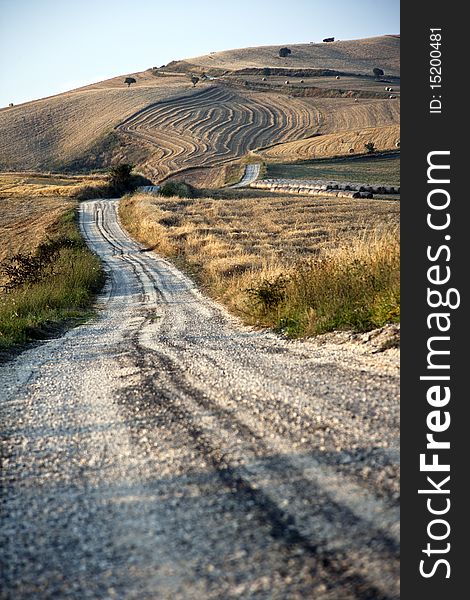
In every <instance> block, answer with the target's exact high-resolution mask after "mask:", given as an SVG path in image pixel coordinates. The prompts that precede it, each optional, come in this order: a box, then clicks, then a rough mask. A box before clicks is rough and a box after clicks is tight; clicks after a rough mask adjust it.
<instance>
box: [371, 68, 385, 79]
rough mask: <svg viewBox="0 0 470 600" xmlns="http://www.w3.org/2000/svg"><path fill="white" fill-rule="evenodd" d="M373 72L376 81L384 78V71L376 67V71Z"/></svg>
mask: <svg viewBox="0 0 470 600" xmlns="http://www.w3.org/2000/svg"><path fill="white" fill-rule="evenodd" d="M372 72H373V73H374V75H375V78H376V79H380V78H381V77H383V74H384V72H383V71H382V69H379V68H378V67H375V69H372Z"/></svg>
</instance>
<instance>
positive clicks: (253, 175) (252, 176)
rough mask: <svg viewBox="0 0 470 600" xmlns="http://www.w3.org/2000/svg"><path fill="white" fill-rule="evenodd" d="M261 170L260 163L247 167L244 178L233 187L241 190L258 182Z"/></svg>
mask: <svg viewBox="0 0 470 600" xmlns="http://www.w3.org/2000/svg"><path fill="white" fill-rule="evenodd" d="M260 169H261V165H260V164H259V163H253V164H249V165H245V171H244V173H243V177H242V178H241V179H240V181H239V182H238V183H236V184H235V185H232V186H231V187H234V188H240V187H248V186H249V185H250V183H253V181H256V180H257V179H258V177H259V172H260Z"/></svg>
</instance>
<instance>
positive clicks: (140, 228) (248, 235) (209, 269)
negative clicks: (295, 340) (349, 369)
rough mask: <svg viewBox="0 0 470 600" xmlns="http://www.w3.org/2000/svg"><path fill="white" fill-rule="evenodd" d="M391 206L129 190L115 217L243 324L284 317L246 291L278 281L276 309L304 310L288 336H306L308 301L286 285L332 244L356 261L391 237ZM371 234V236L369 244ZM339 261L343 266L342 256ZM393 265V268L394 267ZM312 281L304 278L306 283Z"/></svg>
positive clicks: (394, 222)
mask: <svg viewBox="0 0 470 600" xmlns="http://www.w3.org/2000/svg"><path fill="white" fill-rule="evenodd" d="M398 210H399V209H398V205H397V203H393V202H385V201H361V200H355V201H353V202H351V201H350V200H341V199H338V198H335V199H334V200H329V199H323V198H318V199H317V198H315V199H312V198H311V197H303V196H299V197H298V198H295V199H292V198H291V197H268V198H266V197H258V198H249V199H243V198H239V199H235V200H234V199H229V200H227V199H226V200H224V199H211V198H204V199H196V200H188V199H181V198H169V199H165V198H159V197H149V196H145V195H136V196H132V197H129V198H126V199H124V200H123V201H122V202H121V208H120V215H121V219H122V220H123V223H124V224H125V226H126V227H127V229H128V230H129V231H130V233H131V234H132V235H134V237H136V238H137V239H139V240H141V241H142V242H145V243H146V244H148V245H150V246H152V247H153V248H154V249H155V250H156V251H157V252H158V253H160V254H163V255H166V256H169V257H173V258H174V259H175V260H177V262H178V264H180V265H182V266H184V267H185V268H186V269H188V270H189V272H190V273H192V274H193V275H194V276H195V277H196V278H197V280H198V281H199V283H200V284H202V285H203V287H205V289H206V290H207V291H208V292H209V293H211V294H212V295H213V296H215V297H216V298H217V299H219V300H221V301H223V302H224V303H225V304H226V305H227V306H228V307H229V308H230V309H231V310H233V311H234V312H236V313H237V314H239V315H241V316H243V318H244V319H245V320H246V321H247V322H248V323H252V324H258V325H259V324H262V325H270V326H279V324H280V323H281V321H282V320H283V319H284V320H285V319H286V318H287V317H285V316H283V315H282V314H281V312H279V306H275V307H274V309H275V310H274V311H273V310H271V307H267V306H264V305H263V303H262V302H261V303H258V302H257V301H254V300H253V298H255V297H256V293H255V294H254V295H253V293H251V295H250V292H248V290H252V291H253V290H260V289H262V287H263V285H264V283H266V282H267V284H268V287H269V285H270V284H273V285H274V288H275V287H276V285H278V284H279V285H280V282H281V280H283V279H284V278H286V280H288V282H289V286H290V287H288V288H286V289H287V292H288V295H287V296H286V301H285V302H284V300H283V302H282V306H283V310H284V309H285V310H288V311H290V310H291V309H290V308H289V309H288V307H289V306H290V307H296V309H295V310H296V313H299V312H302V311H303V312H304V313H305V314H304V315H303V316H302V318H300V317H299V318H298V319H297V321H296V322H298V323H300V321H301V326H300V325H299V327H298V329H297V330H296V332H293V331H292V332H291V333H295V334H310V333H313V332H314V329H315V328H314V327H313V325H312V318H313V317H312V314H313V313H311V311H310V310H309V309H310V308H311V305H310V304H308V303H307V306H304V304H305V302H304V304H302V302H300V300H299V298H305V297H307V296H306V295H307V287H306V286H305V285H303V284H299V285H297V284H294V280H295V276H296V275H297V274H298V273H299V272H303V273H306V272H307V271H306V269H307V270H308V269H309V268H310V267H311V266H312V264H313V263H312V261H314V262H315V261H317V259H318V258H319V257H323V258H326V257H330V256H336V257H338V256H340V254H338V253H340V252H342V250H340V249H348V250H347V251H348V252H349V251H350V249H351V248H356V249H357V250H355V251H354V252H353V256H356V258H357V259H358V260H360V261H362V259H363V255H364V252H366V251H367V248H369V249H370V248H374V247H375V248H379V246H380V247H381V248H382V249H383V248H386V245H387V244H389V245H390V244H391V242H390V240H394V239H395V238H396V234H397V228H398V219H399V212H398ZM379 231H380V232H381V233H380V235H379V234H378V233H377V232H379ZM365 232H366V233H365ZM390 232H392V233H390ZM364 236H366V238H367V239H365V237H364ZM371 236H372V238H373V239H374V240H378V242H377V243H375V242H374V244H375V245H372V244H371ZM331 253H333V254H331ZM361 253H362V254H361ZM348 256H349V255H348ZM328 260H329V259H328ZM335 260H336V259H335ZM338 260H339V262H341V260H342V259H338ZM344 260H345V264H346V263H348V261H349V258H348V260H346V258H344ZM315 264H317V263H316V262H315ZM318 264H320V263H318ZM394 268H395V270H396V269H398V267H397V265H396V264H395V265H394ZM322 269H323V270H324V268H323V267H322ZM313 279H315V278H314V277H313V276H308V277H307V279H306V280H307V281H308V282H311V281H313ZM276 282H277V284H276ZM344 283H345V281H344V278H343V284H344ZM274 288H273V290H274ZM273 290H271V291H273ZM268 295H269V289H268ZM261 296H262V293H261ZM261 296H259V297H258V300H259V298H260V297H261ZM287 299H288V300H289V302H287ZM255 300H256V298H255ZM299 303H300V304H299ZM301 305H302V306H303V308H299V306H301ZM268 309H269V310H268ZM383 312H386V311H383ZM389 312H390V311H389ZM387 314H388V313H387ZM390 314H391V312H390ZM305 315H310V316H308V318H307V316H305ZM289 318H291V317H289ZM330 321H331V319H330ZM336 325H337V326H343V325H344V323H337V324H336ZM336 325H335V326H336ZM350 325H351V326H357V327H359V325H358V324H355V323H350ZM316 326H318V328H320V329H321V327H324V323H323V321H322V326H321V327H320V325H319V323H318V322H317V323H316ZM316 326H315V327H316ZM318 328H317V329H315V331H316V330H318ZM327 328H328V327H327Z"/></svg>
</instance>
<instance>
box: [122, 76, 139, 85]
mask: <svg viewBox="0 0 470 600" xmlns="http://www.w3.org/2000/svg"><path fill="white" fill-rule="evenodd" d="M124 83H127V87H130V85H131V83H137V81H136V80H135V79H134V78H133V77H126V78H125V79H124Z"/></svg>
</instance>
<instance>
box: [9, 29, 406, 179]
mask: <svg viewBox="0 0 470 600" xmlns="http://www.w3.org/2000/svg"><path fill="white" fill-rule="evenodd" d="M399 43H400V41H399V37H397V36H382V37H376V38H369V39H365V40H352V41H344V42H343V41H341V42H334V43H323V44H298V45H289V48H290V49H291V54H290V55H289V57H288V58H286V59H281V58H280V57H279V47H277V46H276V47H275V46H264V47H259V48H245V49H240V50H229V51H226V52H217V53H212V54H209V55H206V56H201V57H196V58H191V59H188V60H185V61H175V62H172V63H170V64H168V65H166V66H165V67H162V68H152V69H148V70H147V71H144V72H141V73H134V74H132V76H133V77H134V78H135V79H136V83H135V84H132V86H131V87H128V86H127V85H125V84H124V78H125V77H126V76H125V75H123V76H120V77H116V78H113V79H110V80H107V81H103V82H99V83H96V84H93V85H89V86H85V87H83V88H78V89H75V90H71V91H70V92H66V93H64V94H59V95H56V96H52V97H49V98H43V99H40V100H36V101H34V102H29V103H25V104H22V105H18V106H13V107H8V108H4V109H1V110H0V131H1V135H0V170H1V171H22V170H36V171H55V172H68V173H71V172H72V173H73V172H84V171H90V170H97V169H103V168H107V167H108V166H109V165H111V164H114V163H116V162H118V161H126V162H132V163H133V164H135V165H136V166H137V168H138V169H139V170H140V171H142V172H143V173H145V174H146V175H148V176H150V177H151V178H152V179H153V180H155V181H160V180H162V179H164V178H166V177H168V176H170V175H172V174H175V173H181V172H183V171H184V170H185V169H188V168H195V167H204V168H211V169H214V168H217V169H224V168H225V166H226V165H228V164H230V162H232V161H234V160H237V159H240V158H241V157H243V156H244V155H246V154H247V153H248V152H250V151H260V150H262V149H266V148H269V147H272V146H274V145H276V146H277V147H278V148H280V147H281V146H282V147H283V148H284V151H283V152H282V158H283V160H297V159H298V158H299V156H301V155H303V154H305V146H302V141H303V140H306V139H307V138H311V136H317V137H315V138H314V139H315V144H318V143H319V142H318V141H317V140H319V139H320V137H321V136H323V135H325V134H336V133H338V132H346V131H352V130H354V131H357V130H359V129H360V130H364V131H367V128H375V129H377V128H379V129H380V128H382V127H384V128H385V129H384V130H383V131H382V132H381V133H380V132H379V133H378V134H376V135H378V137H379V138H380V140H381V147H382V148H387V147H394V145H395V142H396V139H397V137H399V135H398V131H397V127H395V128H392V129H391V128H390V126H393V125H395V126H398V123H399V98H394V99H391V98H390V97H389V94H388V93H387V92H385V90H384V87H383V85H382V86H380V85H378V84H377V82H374V79H373V77H372V69H373V68H374V67H377V66H378V67H380V68H382V69H383V70H384V71H385V74H386V76H388V77H390V78H393V81H394V85H396V84H397V81H398V78H399ZM279 68H282V69H283V72H282V73H283V77H284V74H285V73H287V76H288V77H289V80H286V81H284V80H280V77H279V75H278V73H276V72H275V73H273V74H272V75H269V74H268V75H266V76H262V73H261V70H264V72H266V69H279ZM244 69H245V70H246V69H251V70H252V71H251V74H250V77H248V78H247V77H245V76H244V74H243V70H244ZM257 69H259V70H260V72H259V73H258V71H257ZM305 69H308V70H310V71H305ZM315 70H322V72H321V73H320V72H318V73H317V72H316V71H315ZM325 70H333V72H341V74H342V75H343V74H346V76H345V77H343V76H342V77H341V78H339V77H338V76H337V77H335V76H334V75H331V76H325V72H324V71H325ZM203 73H205V74H207V77H205V76H204V75H203ZM210 73H212V75H211V74H210ZM302 73H304V75H301V74H302ZM191 74H198V75H199V77H200V81H199V82H198V83H197V85H196V86H193V85H192V83H191V81H190V75H191ZM320 75H322V76H320ZM301 76H302V78H300V77H301ZM338 79H339V80H338ZM387 128H388V129H387ZM388 132H389V133H390V134H388ZM296 143H298V144H300V146H296V145H295V144H296ZM310 143H313V142H308V144H310ZM323 147H324V148H326V147H328V148H333V146H332V145H331V144H329V145H328V144H326V145H325V144H324V145H323ZM298 148H304V150H302V151H299V150H298ZM334 148H335V150H334V151H338V148H339V146H338V144H336V146H334ZM290 149H292V150H293V151H292V153H290ZM340 150H341V148H340ZM341 151H342V150H341ZM278 152H280V151H278ZM299 152H300V154H299ZM269 156H270V154H269V151H267V153H266V156H265V158H266V159H269ZM273 158H274V157H273ZM275 159H276V160H279V157H278V156H277V155H276V157H275Z"/></svg>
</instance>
